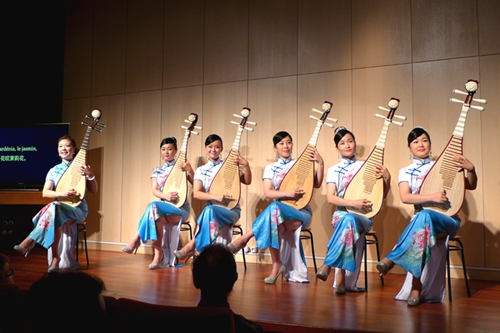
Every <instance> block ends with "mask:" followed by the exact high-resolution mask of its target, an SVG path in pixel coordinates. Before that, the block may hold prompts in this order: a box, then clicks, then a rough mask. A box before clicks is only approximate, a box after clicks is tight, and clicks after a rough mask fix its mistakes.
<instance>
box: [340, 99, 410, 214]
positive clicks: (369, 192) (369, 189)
mask: <svg viewBox="0 0 500 333" xmlns="http://www.w3.org/2000/svg"><path fill="white" fill-rule="evenodd" d="M398 106H399V99H397V98H391V100H390V101H389V108H390V110H387V109H384V108H381V107H379V109H380V110H385V111H388V112H389V114H388V115H387V117H384V116H380V115H377V114H376V115H375V116H376V117H379V118H380V117H382V118H385V121H384V126H383V127H382V131H381V133H380V136H379V138H378V141H377V143H376V144H375V147H374V148H373V150H372V152H371V153H370V155H369V156H368V158H367V159H366V160H365V162H364V163H363V165H362V166H361V168H360V169H359V170H358V172H357V173H356V174H355V175H354V177H353V178H352V179H351V182H350V183H349V185H348V186H347V188H346V190H345V193H344V199H347V200H359V199H367V200H369V201H370V202H371V203H372V205H371V207H370V208H369V209H367V210H361V209H357V208H355V207H346V209H347V211H348V212H349V213H354V214H358V215H362V216H365V217H366V218H369V219H371V218H373V217H374V216H375V215H377V214H378V212H379V211H380V208H381V207H382V202H383V201H384V186H385V185H384V180H383V179H382V178H377V176H376V174H375V173H376V165H377V164H383V163H384V151H385V142H386V138H387V131H388V129H389V125H390V124H391V123H392V122H393V121H392V118H393V117H394V116H395V115H394V114H395V112H396V109H397V108H398ZM397 118H399V119H406V118H405V117H401V116H398V117H397ZM394 123H395V124H398V125H403V124H402V123H399V122H394Z"/></svg>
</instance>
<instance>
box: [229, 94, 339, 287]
mask: <svg viewBox="0 0 500 333" xmlns="http://www.w3.org/2000/svg"><path fill="white" fill-rule="evenodd" d="M331 106H332V104H331V103H330V102H325V103H324V104H323V112H321V111H317V110H315V109H313V110H314V111H315V112H320V113H322V114H323V115H322V117H321V119H318V118H315V117H312V118H313V119H315V120H317V121H318V124H317V126H316V130H315V131H314V134H313V137H312V139H311V141H310V142H309V145H308V147H307V148H306V150H305V151H304V153H303V154H302V155H301V157H300V158H299V159H302V162H300V163H301V164H302V165H303V166H304V168H301V169H300V170H299V171H296V170H297V168H295V167H296V166H297V163H299V159H293V158H292V150H293V140H292V136H291V135H290V134H289V133H288V132H285V131H280V132H278V133H276V134H275V135H274V137H273V149H274V151H275V152H276V154H277V157H278V161H277V162H275V163H273V164H270V165H268V166H266V167H265V169H264V175H263V176H262V180H263V183H264V195H265V196H266V198H268V199H271V200H274V202H273V203H271V204H270V205H269V206H267V208H266V209H265V210H264V211H263V212H262V213H261V214H260V215H259V216H258V217H257V218H256V219H255V221H254V222H253V223H252V229H250V230H249V231H247V232H246V233H245V234H244V235H242V236H241V237H239V238H238V239H236V240H235V241H234V242H233V243H230V244H229V245H228V248H229V249H230V250H231V251H232V252H233V253H237V252H238V251H239V250H240V249H242V248H243V247H245V245H246V244H247V243H248V241H249V240H250V239H251V238H252V237H254V236H255V240H256V242H257V247H258V248H259V250H263V249H266V248H269V252H270V254H271V259H272V262H273V265H272V269H271V274H270V275H269V276H268V277H266V278H265V279H264V282H265V283H268V284H274V283H276V281H277V279H278V277H279V276H280V275H281V274H283V276H284V277H285V278H287V279H288V280H289V281H292V282H309V280H308V278H307V265H306V261H305V257H304V253H303V251H302V243H301V241H300V230H301V229H305V228H308V227H309V226H310V225H311V222H312V210H311V207H310V206H309V205H308V203H309V201H310V195H311V192H312V190H313V188H319V187H321V183H322V182H323V173H324V162H323V158H322V157H321V155H320V154H319V153H318V151H317V150H316V147H315V146H316V142H317V138H318V134H319V129H320V128H321V125H323V122H324V121H325V120H326V119H327V115H328V113H329V112H330V110H331ZM332 121H336V120H332ZM327 125H328V126H331V127H333V125H330V124H327ZM291 172H294V175H293V176H294V177H295V180H296V183H295V184H294V185H290V188H285V187H284V186H283V181H284V179H285V178H286V177H287V175H289V174H290V173H291ZM305 178H307V179H305ZM309 184H310V187H309ZM302 199H304V200H302ZM304 203H305V205H304Z"/></svg>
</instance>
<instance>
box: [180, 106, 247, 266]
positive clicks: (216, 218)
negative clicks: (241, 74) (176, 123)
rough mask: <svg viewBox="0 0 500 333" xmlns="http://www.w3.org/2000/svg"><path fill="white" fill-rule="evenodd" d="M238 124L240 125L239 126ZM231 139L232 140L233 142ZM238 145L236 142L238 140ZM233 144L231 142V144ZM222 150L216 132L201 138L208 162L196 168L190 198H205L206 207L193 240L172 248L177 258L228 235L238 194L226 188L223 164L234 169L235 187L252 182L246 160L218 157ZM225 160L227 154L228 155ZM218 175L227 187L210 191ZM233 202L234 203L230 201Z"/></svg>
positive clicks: (228, 176)
mask: <svg viewBox="0 0 500 333" xmlns="http://www.w3.org/2000/svg"><path fill="white" fill-rule="evenodd" d="M249 110H250V109H248V108H244V109H243V111H242V117H248V115H249ZM239 126H241V125H239ZM238 133H239V135H238V134H237V136H236V137H237V139H236V140H238V141H239V138H240V137H241V136H240V135H241V129H238ZM236 140H235V141H236ZM238 145H239V143H238ZM233 147H234V145H233ZM222 150H223V145H222V138H221V137H220V136H219V135H217V134H211V135H209V136H208V137H207V138H206V140H205V152H206V154H207V157H208V161H207V163H206V164H205V165H202V166H201V167H199V168H197V169H196V172H195V175H194V182H193V197H194V198H196V199H198V200H203V201H206V206H205V208H204V209H203V211H202V212H201V214H200V216H199V217H198V219H197V224H198V226H197V229H196V236H195V239H193V240H191V241H189V242H188V243H187V244H186V245H185V246H184V247H183V248H182V249H180V250H178V251H175V256H176V257H177V258H178V259H179V260H183V259H186V258H188V257H190V256H191V255H193V254H194V252H195V251H201V250H202V249H203V248H204V247H205V246H207V245H209V244H212V243H217V244H222V245H224V246H226V245H227V243H228V242H230V240H231V238H232V232H230V231H231V230H232V226H233V224H234V223H236V222H237V221H238V220H239V219H240V214H241V207H240V205H239V203H238V201H239V190H238V192H237V193H238V194H237V196H236V194H235V193H234V192H233V193H230V192H229V191H228V189H229V188H234V187H233V186H232V184H230V183H231V182H233V180H234V179H233V172H232V171H227V169H226V171H225V170H224V169H223V167H224V165H226V166H227V168H228V169H235V173H236V177H237V180H234V181H236V182H237V183H238V184H237V187H239V186H240V185H239V183H242V184H245V185H249V184H250V183H251V182H252V171H251V169H250V165H249V162H248V160H246V159H245V158H243V157H242V156H241V155H240V154H239V152H238V151H233V150H232V151H231V154H230V155H232V156H231V161H230V162H229V161H227V162H226V163H224V161H223V160H222V158H221V153H222ZM228 159H229V157H228ZM218 175H225V176H224V177H223V179H224V181H225V183H226V184H227V186H221V187H219V189H218V190H214V189H213V188H212V187H213V182H214V181H215V178H216V177H218ZM234 202H236V205H234V206H233V205H232V203H234Z"/></svg>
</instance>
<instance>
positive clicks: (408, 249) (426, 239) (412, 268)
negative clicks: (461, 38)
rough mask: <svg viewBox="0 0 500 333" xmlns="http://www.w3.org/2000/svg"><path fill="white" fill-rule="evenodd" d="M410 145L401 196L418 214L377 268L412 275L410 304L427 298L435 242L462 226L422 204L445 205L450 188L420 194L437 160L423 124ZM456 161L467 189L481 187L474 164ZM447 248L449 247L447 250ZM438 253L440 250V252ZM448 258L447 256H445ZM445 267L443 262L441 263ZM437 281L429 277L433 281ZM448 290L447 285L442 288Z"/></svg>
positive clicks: (456, 219) (412, 134)
mask: <svg viewBox="0 0 500 333" xmlns="http://www.w3.org/2000/svg"><path fill="white" fill-rule="evenodd" d="M408 147H409V149H410V152H411V154H413V163H412V164H410V165H409V166H407V167H405V168H402V169H401V170H400V171H399V195H400V197H401V201H403V202H404V203H406V204H413V205H414V206H415V215H413V217H412V218H411V220H410V223H409V224H408V226H407V227H406V229H405V230H404V231H403V234H402V235H401V236H400V237H399V240H398V242H397V244H396V246H394V248H393V250H392V251H391V252H390V253H389V254H388V255H387V256H386V257H385V258H384V259H382V260H381V261H380V262H379V263H378V264H377V269H378V270H379V271H380V273H381V274H382V275H385V274H387V272H388V271H389V270H390V269H392V268H393V267H394V264H398V265H399V266H401V267H403V268H404V269H406V270H407V271H408V273H410V274H411V275H412V281H411V291H409V293H407V294H408V296H407V302H408V305H410V306H414V305H418V304H419V303H420V302H421V301H426V300H427V299H424V298H422V299H421V298H420V296H421V292H422V281H421V278H423V272H424V268H425V269H426V270H427V273H429V274H432V272H429V270H428V269H427V266H428V264H429V263H430V262H431V261H433V256H434V251H433V248H435V245H437V241H438V240H439V239H442V238H446V237H447V236H449V237H454V236H455V235H456V234H457V232H458V229H459V228H460V218H459V217H458V215H455V216H452V217H450V216H447V215H445V214H441V213H438V212H435V211H433V210H429V209H425V210H423V209H422V206H421V205H422V204H424V203H427V202H434V203H439V204H443V203H445V202H447V201H448V198H447V197H446V191H445V190H444V189H443V190H441V191H439V192H436V193H431V194H419V191H420V187H421V185H422V181H423V180H424V178H425V176H426V175H427V173H428V172H429V171H430V169H431V167H432V166H433V165H434V163H435V162H434V161H431V160H430V158H429V156H430V152H431V138H430V136H429V134H428V133H427V132H426V131H425V130H424V129H423V128H422V127H415V128H414V129H413V130H412V131H411V132H410V133H409V134H408ZM453 160H454V162H455V164H456V166H457V167H460V168H462V169H463V170H467V174H466V188H467V189H469V190H474V189H475V188H476V186H477V176H476V172H475V169H474V164H472V163H471V162H470V161H469V160H468V159H466V158H465V157H464V156H462V155H458V154H455V156H454V157H453ZM445 250H446V249H445ZM436 255H437V253H436ZM443 258H445V257H443ZM437 264H438V266H443V265H442V263H441V264H440V263H437ZM442 273H443V274H442V277H443V279H442V281H443V282H444V270H442ZM433 280H434V281H437V280H435V279H432V278H431V279H429V281H433ZM442 290H443V292H444V284H443V288H442ZM441 300H442V297H441V299H439V300H436V299H429V301H441Z"/></svg>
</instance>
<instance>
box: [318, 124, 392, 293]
mask: <svg viewBox="0 0 500 333" xmlns="http://www.w3.org/2000/svg"><path fill="white" fill-rule="evenodd" d="M333 141H334V142H335V147H336V148H337V150H338V152H339V154H340V155H341V156H342V160H341V162H340V163H337V164H335V165H334V166H332V167H330V168H329V169H328V173H327V179H326V185H327V199H328V202H329V203H331V204H333V205H335V206H336V207H337V209H336V210H335V212H334V213H333V216H332V227H333V229H334V232H333V235H332V237H331V238H330V241H329V242H328V244H327V248H328V252H327V254H326V257H325V261H324V263H323V265H322V266H321V267H320V269H318V271H317V272H316V278H318V279H320V280H322V281H326V280H327V278H328V275H329V274H330V271H331V268H332V267H335V268H337V275H336V277H335V280H336V281H334V288H335V293H336V294H345V292H346V290H350V291H358V288H357V287H356V283H357V279H358V276H359V271H360V266H361V265H360V263H361V258H362V255H363V251H364V241H363V240H364V233H365V232H367V231H369V230H370V229H371V228H372V225H373V221H372V219H371V218H368V217H366V216H364V215H362V214H356V213H350V212H348V211H347V209H346V207H351V208H352V209H356V210H357V211H369V210H370V209H371V207H372V202H371V201H370V200H368V199H367V198H366V197H364V196H362V195H360V196H359V197H358V198H353V199H346V198H345V196H344V194H345V191H346V188H348V187H349V186H350V182H351V180H352V179H353V178H354V177H355V175H357V174H358V172H359V170H360V169H361V168H362V167H363V165H365V163H364V162H362V161H358V160H357V159H356V139H355V137H354V134H353V133H352V132H351V131H349V130H348V129H346V128H345V127H342V126H341V127H337V128H336V129H335V134H334V137H333ZM372 172H373V177H375V178H377V179H381V181H382V182H383V184H382V186H383V187H384V189H385V191H384V193H380V196H382V195H383V196H384V197H385V195H387V193H388V191H389V187H390V178H391V175H390V173H389V170H387V168H386V167H385V166H384V165H383V164H381V163H374V164H373V171H372ZM361 236H363V237H361ZM346 271H347V272H348V273H349V274H348V275H347V276H346Z"/></svg>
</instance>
